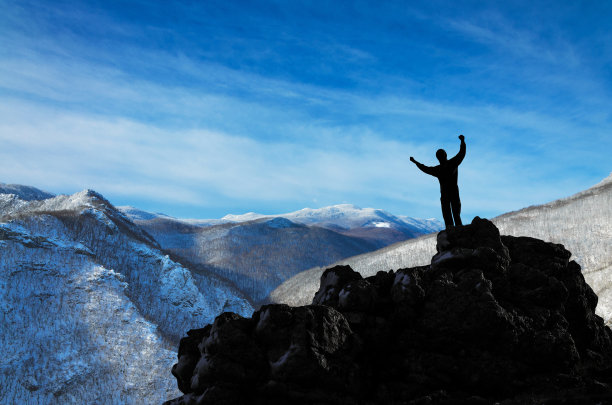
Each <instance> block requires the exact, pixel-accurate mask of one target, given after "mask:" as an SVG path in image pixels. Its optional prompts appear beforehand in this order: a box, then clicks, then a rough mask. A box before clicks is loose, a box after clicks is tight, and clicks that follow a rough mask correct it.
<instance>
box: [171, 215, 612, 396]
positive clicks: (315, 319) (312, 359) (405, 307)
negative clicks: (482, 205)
mask: <svg viewBox="0 0 612 405" xmlns="http://www.w3.org/2000/svg"><path fill="white" fill-rule="evenodd" d="M437 250H438V253H437V254H436V255H435V256H434V257H433V259H432V264H431V265H430V266H424V267H418V268H412V269H402V270H398V271H397V272H393V271H390V272H387V273H385V272H379V273H378V274H376V275H375V276H373V277H368V278H365V279H364V278H362V277H361V275H359V274H358V273H356V272H353V271H352V270H351V269H350V267H347V266H338V267H334V268H331V269H328V270H326V271H325V273H324V274H323V275H322V277H321V287H320V289H319V291H318V292H317V293H316V295H315V298H314V300H313V305H310V306H305V307H295V308H292V307H288V306H286V305H268V306H264V307H262V308H261V309H260V310H259V311H257V312H255V314H254V315H253V317H252V318H251V319H246V318H242V317H240V316H238V315H235V314H231V313H224V314H222V315H220V316H219V317H218V318H217V319H216V320H215V322H214V324H212V325H207V326H206V327H205V328H203V329H198V330H191V331H189V332H188V336H187V337H186V338H183V339H182V340H181V344H180V348H179V361H178V363H177V364H176V365H175V366H174V368H173V370H172V373H173V374H174V376H175V377H176V378H177V381H178V385H179V388H180V389H181V391H182V392H184V393H185V395H184V396H182V397H180V398H177V399H175V400H173V401H169V402H167V404H177V405H178V404H242V403H249V404H287V403H289V404H291V403H294V404H352V403H361V404H390V403H397V404H456V403H466V404H468V403H469V404H488V403H495V402H501V403H503V404H525V403H527V404H529V403H538V404H540V403H550V404H553V403H555V404H574V403H584V404H596V403H612V388H611V386H612V368H611V365H612V332H611V331H610V329H609V328H607V327H605V326H604V324H603V321H602V319H601V318H600V317H598V316H597V315H595V312H594V311H595V306H596V305H597V296H596V295H595V294H594V293H593V291H592V290H591V288H590V287H589V286H588V285H587V284H586V283H585V281H584V278H583V276H582V274H581V271H580V267H579V266H578V265H577V264H576V263H575V262H573V261H571V262H570V261H569V258H570V256H571V255H570V253H569V252H568V251H567V250H565V249H564V248H563V246H562V245H556V244H552V243H546V242H543V241H540V240H537V239H533V238H527V237H520V238H516V237H511V236H500V235H499V231H498V230H497V228H496V227H495V226H494V225H493V224H492V223H491V222H489V221H487V220H482V219H480V218H475V219H474V221H473V222H472V224H471V225H468V226H465V227H461V228H456V229H451V230H448V231H444V232H441V233H440V234H439V235H438V246H437ZM608 401H609V402H608Z"/></svg>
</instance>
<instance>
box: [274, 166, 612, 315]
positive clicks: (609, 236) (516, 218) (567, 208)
mask: <svg viewBox="0 0 612 405" xmlns="http://www.w3.org/2000/svg"><path fill="white" fill-rule="evenodd" d="M493 222H494V223H495V224H496V225H497V226H498V228H499V229H500V232H501V233H502V234H507V235H515V236H531V237H535V238H539V239H544V240H548V241H551V242H555V243H561V244H563V245H565V247H566V248H567V249H569V250H570V251H571V252H572V253H573V254H574V257H575V259H576V261H577V262H578V263H579V264H580V265H581V266H582V269H583V273H584V276H585V278H586V280H587V282H588V283H589V284H590V285H591V287H592V288H593V289H594V291H595V292H596V293H597V295H598V296H599V305H598V307H597V312H598V314H600V315H601V316H603V317H604V318H605V319H606V321H607V322H608V323H610V321H611V320H612V175H610V176H608V177H607V178H606V179H604V180H603V181H602V182H600V183H599V184H596V185H595V186H593V187H591V188H589V189H588V190H586V191H583V192H581V193H578V194H575V195H573V196H571V197H568V198H564V199H560V200H556V201H553V202H551V203H548V204H543V205H538V206H533V207H528V208H525V209H522V210H520V211H516V212H511V213H507V214H504V215H501V216H499V217H497V218H495V219H493ZM435 245H436V239H435V234H432V235H426V236H421V237H420V238H417V239H412V240H408V241H405V242H400V243H397V244H395V245H391V246H388V247H386V248H383V249H380V250H377V251H375V252H371V253H366V254H363V255H360V256H356V257H351V258H349V259H345V260H342V261H340V262H338V263H336V264H348V265H350V266H351V267H353V269H355V270H356V271H359V272H360V273H362V274H363V275H364V276H366V275H372V274H375V273H376V272H377V271H381V270H382V271H387V270H390V269H399V268H405V267H414V266H420V265H425V264H428V263H429V262H430V260H431V257H432V256H433V255H434V254H435ZM323 270H324V269H322V268H313V269H310V270H307V271H305V272H302V273H299V274H297V275H296V276H294V277H293V278H291V279H289V280H287V281H285V282H284V283H283V284H281V285H280V286H279V287H278V288H277V289H276V290H275V291H273V292H272V293H271V295H270V298H271V300H272V301H273V302H285V303H288V304H290V305H304V304H307V303H310V301H311V300H312V297H313V295H314V293H315V291H316V290H317V288H318V286H319V279H320V276H321V274H322V272H323Z"/></svg>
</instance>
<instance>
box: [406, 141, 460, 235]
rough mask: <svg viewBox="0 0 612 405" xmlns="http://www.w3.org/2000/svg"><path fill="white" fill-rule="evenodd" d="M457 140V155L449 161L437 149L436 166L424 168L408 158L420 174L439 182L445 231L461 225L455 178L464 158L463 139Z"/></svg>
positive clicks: (444, 154) (444, 152) (411, 158)
mask: <svg viewBox="0 0 612 405" xmlns="http://www.w3.org/2000/svg"><path fill="white" fill-rule="evenodd" d="M459 139H460V140H461V146H460V148H459V153H457V154H456V155H455V156H454V157H453V158H451V159H447V156H446V151H445V150H444V149H438V151H437V152H436V157H437V158H438V160H439V161H440V164H439V165H438V166H425V165H424V164H422V163H419V162H417V161H416V160H415V159H414V158H413V157H412V156H410V161H411V162H413V163H414V164H415V165H417V167H418V168H419V169H421V171H422V172H424V173H427V174H429V175H431V176H434V177H437V178H438V181H439V182H440V203H441V205H442V216H443V217H444V224H445V225H446V229H449V228H452V227H453V226H461V225H463V224H462V223H461V199H460V198H459V186H458V185H457V177H458V167H459V165H460V164H461V162H462V161H463V158H464V157H465V137H464V136H463V135H459ZM453 220H454V222H453Z"/></svg>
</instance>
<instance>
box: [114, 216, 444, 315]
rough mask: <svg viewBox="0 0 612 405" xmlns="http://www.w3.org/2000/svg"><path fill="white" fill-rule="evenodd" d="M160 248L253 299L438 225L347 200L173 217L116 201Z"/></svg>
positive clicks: (433, 221) (265, 296)
mask: <svg viewBox="0 0 612 405" xmlns="http://www.w3.org/2000/svg"><path fill="white" fill-rule="evenodd" d="M119 208H120V209H121V210H122V211H123V212H124V213H125V214H126V215H127V216H129V217H130V218H131V219H132V220H133V221H134V222H135V223H137V224H138V225H139V226H140V227H142V228H143V229H145V230H146V231H147V232H148V233H149V234H151V235H152V236H153V237H154V238H155V239H156V240H157V242H158V243H159V244H160V246H161V247H162V248H163V249H165V250H166V251H168V252H170V253H172V254H173V255H175V256H176V257H178V258H180V259H181V260H182V261H183V262H186V263H190V266H192V267H193V268H200V269H202V270H206V271H210V272H214V273H215V274H217V275H219V276H221V277H223V278H226V279H228V280H230V281H231V282H232V283H234V284H235V285H236V286H238V287H239V288H240V289H241V290H242V291H243V292H244V293H245V294H247V296H248V297H249V298H250V299H251V300H252V301H253V302H254V303H261V302H264V301H265V300H266V298H267V296H268V294H269V293H270V291H272V290H273V289H274V288H276V287H277V286H278V285H279V284H280V283H282V282H283V281H284V280H286V279H287V278H289V277H291V276H293V275H294V274H296V273H298V272H300V271H302V270H305V269H307V268H310V267H313V266H324V265H327V264H329V263H332V262H334V261H337V260H340V259H343V258H345V257H350V256H354V255H357V254H361V253H365V252H370V251H372V250H375V249H378V248H380V247H382V246H387V245H389V244H391V243H394V242H397V241H402V240H406V239H408V238H414V237H416V236H419V235H422V234H424V233H429V232H432V230H438V229H440V227H441V223H439V222H438V221H436V220H419V219H414V218H409V217H405V219H402V218H400V217H397V216H395V215H392V214H389V213H387V212H385V211H383V210H378V209H373V208H365V209H362V208H358V207H355V206H353V205H349V204H342V205H334V206H330V207H324V208H319V209H311V208H305V209H302V210H299V211H296V212H292V213H288V214H280V215H261V214H255V213H247V214H243V215H226V216H225V217H223V218H221V219H218V220H197V219H188V220H184V219H177V218H172V217H169V216H167V215H164V214H152V213H147V212H144V211H142V210H138V209H135V208H133V207H119Z"/></svg>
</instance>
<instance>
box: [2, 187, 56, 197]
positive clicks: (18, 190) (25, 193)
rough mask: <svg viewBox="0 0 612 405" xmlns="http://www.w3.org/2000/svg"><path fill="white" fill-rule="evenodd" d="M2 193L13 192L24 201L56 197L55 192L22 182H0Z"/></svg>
mask: <svg viewBox="0 0 612 405" xmlns="http://www.w3.org/2000/svg"><path fill="white" fill-rule="evenodd" d="M0 194H13V195H15V196H17V197H18V198H19V199H21V200H23V201H33V200H44V199H47V198H53V197H55V194H51V193H48V192H46V191H42V190H39V189H37V188H35V187H31V186H23V185H21V184H5V183H0Z"/></svg>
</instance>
